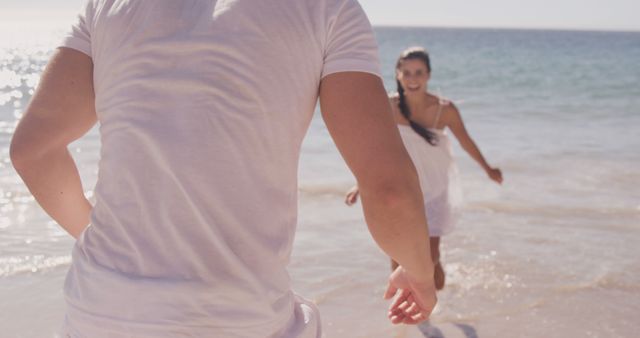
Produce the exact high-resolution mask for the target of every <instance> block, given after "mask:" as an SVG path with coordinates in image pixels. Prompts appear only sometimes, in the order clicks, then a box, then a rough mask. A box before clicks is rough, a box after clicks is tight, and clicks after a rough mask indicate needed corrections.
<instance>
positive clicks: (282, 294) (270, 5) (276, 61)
mask: <svg viewBox="0 0 640 338" xmlns="http://www.w3.org/2000/svg"><path fill="white" fill-rule="evenodd" d="M62 47H68V48H73V49H76V50H79V51H81V52H83V53H85V54H87V55H89V56H90V57H91V58H92V59H93V63H94V86H95V94H96V102H95V104H96V111H97V114H98V119H99V124H100V137H101V143H102V149H101V156H100V163H99V175H98V182H97V185H96V188H95V197H96V203H95V207H94V209H93V213H92V225H91V226H90V227H89V228H87V230H86V231H85V232H84V233H83V235H82V236H81V237H80V239H79V240H78V242H77V244H76V246H75V248H74V250H73V263H72V266H71V268H70V271H69V274H68V276H67V280H66V285H65V296H66V300H67V304H68V309H67V319H66V330H67V333H68V335H69V336H71V337H76V336H77V337H125V336H126V337H129V336H132V337H183V336H189V337H318V336H319V335H320V327H319V318H318V315H317V313H316V311H315V308H314V307H313V305H311V304H309V303H308V302H306V301H304V300H303V299H301V298H299V297H297V296H296V295H295V294H294V293H293V292H292V291H291V289H290V283H289V275H288V274H287V271H286V265H287V263H288V260H289V256H290V253H291V247H292V241H293V237H294V232H295V229H296V215H297V209H296V207H297V168H298V159H299V153H300V145H301V142H302V139H303V137H304V135H305V133H306V130H307V128H308V126H309V123H310V121H311V118H312V114H313V111H314V108H315V105H316V101H317V98H318V88H319V84H320V81H321V79H322V78H323V77H324V76H326V75H329V74H332V73H336V72H344V71H359V72H368V73H373V74H376V75H379V74H380V72H379V68H380V67H379V62H378V54H377V53H378V51H377V44H376V41H375V37H374V34H373V32H372V29H371V25H370V24H369V22H368V20H367V17H366V15H365V14H364V12H363V10H362V8H361V7H360V5H359V4H358V3H357V1H356V0H218V1H216V0H180V1H175V0H92V1H90V2H89V3H88V4H87V6H86V10H85V11H84V12H83V13H82V14H81V15H80V17H79V21H78V23H77V24H76V25H74V27H73V29H72V30H71V31H70V33H69V34H68V36H67V37H66V38H65V39H64V41H63V43H62Z"/></svg>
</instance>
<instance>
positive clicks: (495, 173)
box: [487, 168, 502, 184]
mask: <svg viewBox="0 0 640 338" xmlns="http://www.w3.org/2000/svg"><path fill="white" fill-rule="evenodd" d="M487 175H488V176H489V178H490V179H492V180H493V181H495V182H496V183H498V184H502V171H500V169H498V168H489V169H487Z"/></svg>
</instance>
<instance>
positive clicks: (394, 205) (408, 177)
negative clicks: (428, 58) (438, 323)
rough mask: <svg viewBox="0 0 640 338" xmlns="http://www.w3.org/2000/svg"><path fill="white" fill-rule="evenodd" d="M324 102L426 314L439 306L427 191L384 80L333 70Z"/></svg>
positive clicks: (387, 244) (382, 234)
mask: <svg viewBox="0 0 640 338" xmlns="http://www.w3.org/2000/svg"><path fill="white" fill-rule="evenodd" d="M320 105H321V110H322V115H323V118H324V121H325V123H326V125H327V128H328V129H329V132H330V133H331V136H332V138H333V140H334V142H335V143H336V145H337V147H338V150H339V151H340V153H341V154H342V156H343V158H344V159H345V161H346V162H347V165H348V166H349V168H350V169H351V171H352V172H353V174H354V175H355V177H356V180H357V182H358V187H359V189H360V195H361V198H362V204H363V210H364V213H365V219H366V221H367V225H368V226H369V230H370V232H371V234H372V236H373V238H374V239H375V241H376V242H377V243H378V245H379V246H380V248H382V250H384V251H385V252H386V253H387V254H388V255H389V256H390V257H391V258H393V259H394V260H395V261H397V262H398V263H399V264H400V265H401V266H402V267H403V268H404V269H405V270H406V275H407V276H408V277H409V280H410V282H411V283H413V284H412V285H413V287H416V286H417V285H419V286H417V287H416V288H417V289H415V290H413V292H412V294H411V295H410V296H412V297H413V298H411V299H415V301H416V302H417V303H418V305H419V306H420V307H421V309H420V311H418V312H420V313H422V315H423V316H424V317H427V316H428V315H429V313H430V312H431V310H432V308H433V306H434V305H435V289H433V290H431V289H432V286H433V263H432V261H431V256H430V248H429V234H428V230H427V224H426V218H425V211H424V205H423V200H422V194H421V191H420V184H419V181H418V176H417V173H416V170H415V167H414V166H413V163H412V161H411V159H410V157H409V155H408V153H407V151H406V149H405V148H404V145H403V144H402V140H401V138H400V134H399V132H398V128H397V127H396V124H395V122H394V120H393V116H392V114H391V106H390V104H389V101H388V98H387V95H386V92H385V89H384V86H383V84H382V81H381V80H380V78H378V77H377V76H374V75H371V74H368V73H362V72H342V73H335V74H331V75H328V76H327V77H325V78H324V79H323V80H322V83H321V85H320ZM393 282H394V281H393V280H392V283H393ZM398 288H402V289H406V288H408V286H406V285H399V286H398ZM394 293H395V292H394ZM405 296H406V295H405ZM395 305H396V307H397V306H398V305H399V304H395ZM394 310H397V309H392V312H393V311H394ZM414 310H415V309H414ZM401 312H402V311H401ZM416 313H417V312H415V311H414V312H413V314H416ZM407 314H408V315H409V316H411V311H408V312H407V311H405V312H403V313H396V315H398V316H399V318H400V319H401V320H402V319H403V318H402V316H403V315H404V316H405V317H406V315H407ZM392 320H393V318H392ZM418 321H419V320H418ZM404 322H412V321H411V320H410V319H409V318H407V320H405V321H404Z"/></svg>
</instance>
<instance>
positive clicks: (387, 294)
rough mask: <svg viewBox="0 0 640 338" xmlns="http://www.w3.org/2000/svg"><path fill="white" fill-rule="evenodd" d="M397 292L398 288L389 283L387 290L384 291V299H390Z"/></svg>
mask: <svg viewBox="0 0 640 338" xmlns="http://www.w3.org/2000/svg"><path fill="white" fill-rule="evenodd" d="M396 292H398V288H396V287H395V286H393V285H392V284H391V283H389V285H388V286H387V291H385V293H384V299H390V298H391V297H393V296H394V295H395V294H396Z"/></svg>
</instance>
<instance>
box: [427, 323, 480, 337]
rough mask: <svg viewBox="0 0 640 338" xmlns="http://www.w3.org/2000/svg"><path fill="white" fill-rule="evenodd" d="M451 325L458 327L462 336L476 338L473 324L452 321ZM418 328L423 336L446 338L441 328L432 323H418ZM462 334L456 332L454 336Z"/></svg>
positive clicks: (476, 334)
mask: <svg viewBox="0 0 640 338" xmlns="http://www.w3.org/2000/svg"><path fill="white" fill-rule="evenodd" d="M452 325H453V326H454V327H456V328H458V329H460V331H461V332H460V333H461V334H462V335H464V336H463V337H465V338H478V333H477V332H476V329H475V328H474V327H473V326H471V325H467V324H459V323H452ZM418 329H419V330H420V332H421V333H422V335H424V336H425V338H447V336H445V334H444V333H443V332H442V330H440V329H439V328H438V327H437V326H436V325H433V324H431V323H429V322H426V323H423V324H420V325H418ZM462 335H459V334H456V335H455V336H456V337H459V336H462Z"/></svg>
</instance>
